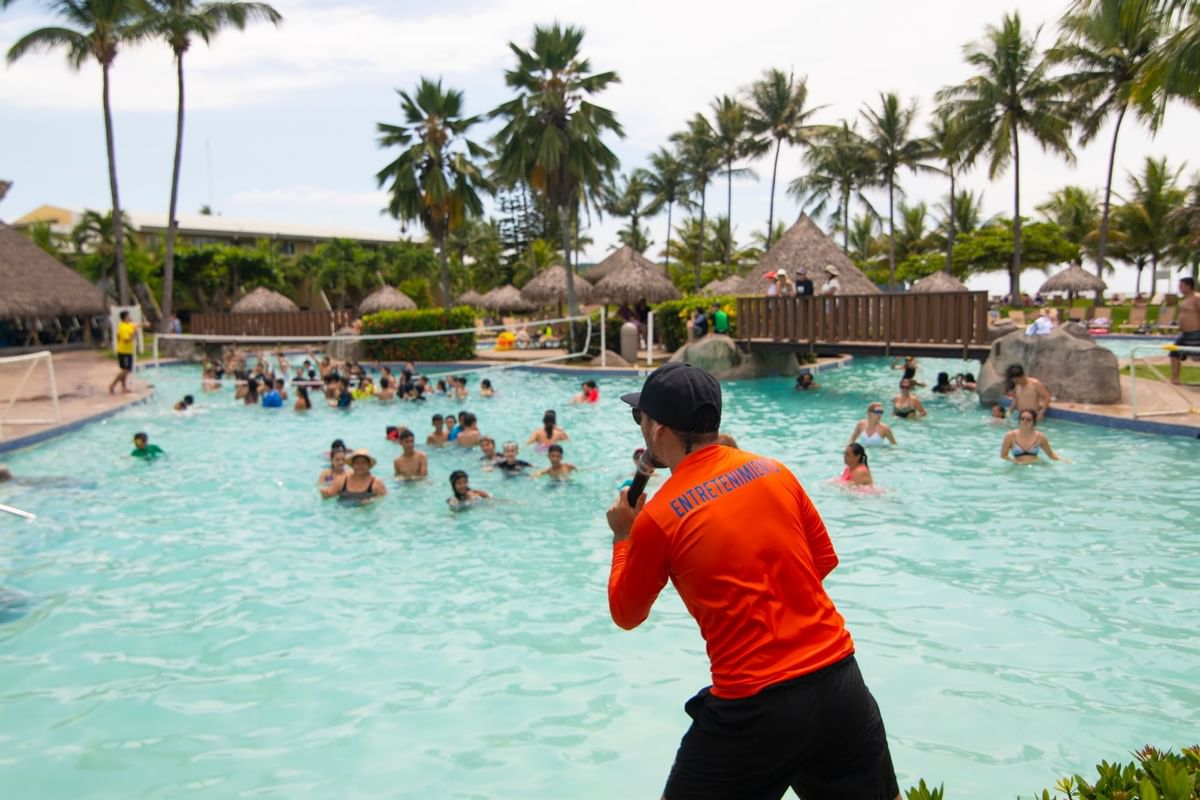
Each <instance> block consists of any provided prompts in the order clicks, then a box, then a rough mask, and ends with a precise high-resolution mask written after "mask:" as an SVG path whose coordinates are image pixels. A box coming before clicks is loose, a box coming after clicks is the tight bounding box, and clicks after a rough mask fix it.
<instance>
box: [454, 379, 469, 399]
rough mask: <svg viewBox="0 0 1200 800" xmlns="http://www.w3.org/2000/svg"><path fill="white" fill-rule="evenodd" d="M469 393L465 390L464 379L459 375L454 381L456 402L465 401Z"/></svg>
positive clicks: (465, 383) (465, 382)
mask: <svg viewBox="0 0 1200 800" xmlns="http://www.w3.org/2000/svg"><path fill="white" fill-rule="evenodd" d="M470 395H471V392H470V391H468V390H467V379H466V377H464V376H462V375H459V376H458V377H456V378H455V379H454V397H455V399H456V400H466V399H467V398H468V397H470Z"/></svg>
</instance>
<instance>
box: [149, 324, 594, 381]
mask: <svg viewBox="0 0 1200 800" xmlns="http://www.w3.org/2000/svg"><path fill="white" fill-rule="evenodd" d="M576 323H580V324H581V325H582V332H581V333H580V332H578V330H577V327H576ZM562 325H567V326H569V330H568V332H567V333H566V334H565V335H562V334H554V335H553V336H549V337H548V336H544V335H540V334H541V332H542V331H544V330H547V329H550V330H552V329H553V328H554V326H562ZM598 327H599V328H600V331H599V339H600V352H604V349H605V347H606V346H607V343H606V342H605V341H604V339H605V330H604V328H605V326H604V325H600V326H598ZM521 329H525V331H527V332H528V331H533V332H534V333H533V334H530V335H529V336H528V343H527V345H526V346H523V343H522V339H521V336H520V334H521ZM570 329H575V330H576V332H575V335H574V336H572V335H571V330H570ZM593 329H594V325H593V320H592V317H591V315H587V314H578V315H575V316H566V317H553V318H547V319H536V320H521V321H518V322H516V323H512V322H509V323H504V324H498V325H476V326H473V327H470V328H445V329H439V330H431V331H406V332H403V333H361V334H357V333H337V334H330V335H316V336H282V335H273V334H263V335H260V334H252V335H241V334H208V333H160V334H158V335H157V336H155V337H154V341H153V344H152V347H151V353H152V355H151V358H150V361H149V362H148V363H147V364H139V365H138V366H139V367H140V368H143V369H144V368H145V367H147V366H149V364H153V365H154V366H155V367H158V366H160V364H161V362H162V357H163V356H162V351H163V349H164V347H163V345H164V344H166V343H168V342H190V343H192V344H194V345H197V346H200V347H203V348H209V347H213V346H219V347H221V348H226V347H232V348H235V349H237V350H238V351H239V352H241V353H245V354H248V355H252V356H253V355H258V354H261V353H267V354H278V353H285V354H293V355H294V354H297V353H300V354H310V353H311V354H313V355H320V356H329V357H330V358H331V359H333V360H336V361H354V362H361V363H383V364H388V363H400V362H403V361H430V360H431V359H427V358H411V357H409V356H408V355H407V354H406V353H405V351H406V349H407V348H404V347H388V344H389V343H396V344H402V343H404V342H409V341H412V340H429V339H438V338H444V339H450V338H451V337H454V338H456V339H457V338H461V337H463V336H467V335H471V336H472V340H473V341H474V342H475V344H474V349H473V351H472V352H470V353H469V354H468V353H464V354H462V356H461V357H458V358H449V359H444V360H446V361H453V362H455V366H454V368H449V369H447V370H446V371H445V372H444V373H443V372H426V373H424V374H425V375H426V376H437V375H441V374H446V375H449V374H453V373H454V372H456V371H460V370H461V369H462V368H463V367H468V366H469V367H471V368H472V369H473V370H475V371H480V370H487V371H496V370H505V369H512V368H514V367H528V366H537V365H541V364H553V363H557V362H569V361H573V360H576V359H580V358H589V357H591V356H592V355H594V354H595V353H594V351H593V349H592V339H593V335H594V330H593ZM488 334H497V336H496V338H495V341H494V342H493V343H492V344H491V348H490V349H479V344H480V341H479V337H480V336H481V335H484V336H486V335H488ZM506 334H507V336H506ZM572 339H574V344H573V346H572V344H571V342H572ZM459 344H460V349H461V343H459ZM554 344H561V347H554V348H553V349H554V350H555V351H556V352H553V353H550V354H548V355H538V354H537V353H538V351H539V350H542V349H546V348H547V346H548V345H554ZM169 349H174V348H169ZM452 349H453V348H451V347H447V348H446V351H447V352H449V351H450V350H452ZM564 349H565V350H566V352H565V353H564V352H557V351H559V350H564ZM514 351H518V352H522V353H524V354H525V355H523V356H522V357H519V358H514V357H512V356H503V357H502V356H500V354H501V353H512V352H514ZM491 356H496V357H497V358H498V359H499V360H493V359H492V358H491ZM432 360H434V361H442V360H443V359H432ZM471 361H483V362H485V363H482V364H478V365H476V364H470V363H468V362H471Z"/></svg>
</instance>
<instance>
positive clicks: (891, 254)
mask: <svg viewBox="0 0 1200 800" xmlns="http://www.w3.org/2000/svg"><path fill="white" fill-rule="evenodd" d="M895 198H896V191H895V184H894V182H893V180H892V176H891V175H888V291H889V292H894V291H896V213H895V210H894V206H895V204H896V199H895Z"/></svg>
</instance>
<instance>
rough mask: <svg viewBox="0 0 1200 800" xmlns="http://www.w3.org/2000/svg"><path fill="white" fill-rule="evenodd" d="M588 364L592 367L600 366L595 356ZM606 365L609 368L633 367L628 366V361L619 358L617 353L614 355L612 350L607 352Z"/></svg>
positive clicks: (598, 359) (598, 357) (598, 358)
mask: <svg viewBox="0 0 1200 800" xmlns="http://www.w3.org/2000/svg"><path fill="white" fill-rule="evenodd" d="M588 363H589V364H591V365H592V366H593V367H598V366H600V356H596V357H595V358H593V359H592V360H591V361H589V362H588ZM606 363H607V365H608V366H610V367H632V366H633V364H630V363H629V362H628V361H626V360H625V359H623V358H621V356H620V354H619V353H614V352H613V351H612V350H609V351H608V360H607V362H606Z"/></svg>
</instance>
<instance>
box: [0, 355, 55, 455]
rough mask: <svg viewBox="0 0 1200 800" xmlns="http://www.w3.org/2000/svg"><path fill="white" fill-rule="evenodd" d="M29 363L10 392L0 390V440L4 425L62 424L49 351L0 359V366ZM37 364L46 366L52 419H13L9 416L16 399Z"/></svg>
mask: <svg viewBox="0 0 1200 800" xmlns="http://www.w3.org/2000/svg"><path fill="white" fill-rule="evenodd" d="M25 361H27V362H29V366H28V367H27V368H26V369H25V372H24V374H23V375H21V378H20V380H18V381H17V382H16V385H15V386H14V387H13V389H12V392H11V393H10V392H8V391H6V390H2V389H0V440H2V439H4V426H5V425H60V424H62V409H61V408H60V407H59V405H58V381H57V380H56V379H55V377H54V356H53V354H52V353H51V352H50V351H49V350H39V351H38V352H36V353H27V354H25V355H20V356H4V357H0V365H4V364H19V363H21V362H25ZM39 363H44V364H45V365H46V374H47V377H48V378H49V381H50V399H51V401H52V402H53V404H54V418H53V419H45V418H34V417H14V416H11V413H12V410H13V407H14V406H16V404H17V398H19V397H20V396H21V391H22V390H23V389H24V388H25V384H27V383H29V378H30V377H31V376H32V375H33V371H34V370H35V369H37V366H38V364H39Z"/></svg>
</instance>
